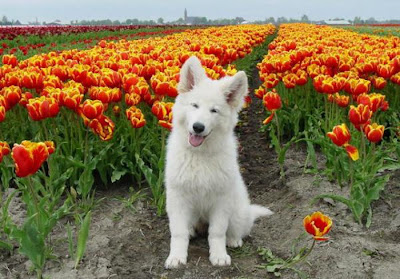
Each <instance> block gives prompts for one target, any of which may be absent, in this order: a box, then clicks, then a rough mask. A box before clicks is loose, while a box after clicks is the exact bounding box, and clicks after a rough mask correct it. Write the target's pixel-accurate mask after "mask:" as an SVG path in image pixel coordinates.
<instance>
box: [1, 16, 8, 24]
mask: <svg viewBox="0 0 400 279" xmlns="http://www.w3.org/2000/svg"><path fill="white" fill-rule="evenodd" d="M1 23H2V24H4V25H6V24H7V23H8V18H7V17H6V16H3V17H2V19H1Z"/></svg>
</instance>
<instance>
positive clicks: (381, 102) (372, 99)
mask: <svg viewBox="0 0 400 279" xmlns="http://www.w3.org/2000/svg"><path fill="white" fill-rule="evenodd" d="M357 103H358V104H363V105H365V106H368V107H369V108H370V109H371V111H372V112H376V111H377V110H378V109H379V108H381V109H382V108H383V109H385V106H386V105H388V104H386V103H387V102H386V103H385V95H382V94H379V93H371V94H361V95H359V96H358V97H357Z"/></svg>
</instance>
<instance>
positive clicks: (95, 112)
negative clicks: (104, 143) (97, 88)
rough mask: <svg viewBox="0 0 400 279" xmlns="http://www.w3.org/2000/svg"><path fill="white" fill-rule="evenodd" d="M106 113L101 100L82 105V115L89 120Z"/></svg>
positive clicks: (87, 101)
mask: <svg viewBox="0 0 400 279" xmlns="http://www.w3.org/2000/svg"><path fill="white" fill-rule="evenodd" d="M103 111H104V105H103V103H102V102H100V101H99V100H85V102H83V105H82V113H83V114H84V115H85V116H86V117H87V118H89V119H94V118H97V117H99V116H100V115H101V114H102V113H103Z"/></svg>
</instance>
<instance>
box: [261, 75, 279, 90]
mask: <svg viewBox="0 0 400 279" xmlns="http://www.w3.org/2000/svg"><path fill="white" fill-rule="evenodd" d="M260 78H261V80H262V81H263V82H264V83H263V84H264V86H265V87H266V88H274V87H275V86H277V85H278V83H279V79H278V77H277V75H276V74H269V75H266V76H261V77H260Z"/></svg>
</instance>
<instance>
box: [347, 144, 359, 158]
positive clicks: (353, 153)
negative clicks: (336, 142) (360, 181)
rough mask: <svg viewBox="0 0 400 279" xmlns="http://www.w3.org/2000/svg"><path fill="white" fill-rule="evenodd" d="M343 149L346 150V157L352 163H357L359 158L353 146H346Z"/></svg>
mask: <svg viewBox="0 0 400 279" xmlns="http://www.w3.org/2000/svg"><path fill="white" fill-rule="evenodd" d="M345 148H346V152H347V155H349V157H350V158H351V159H352V160H353V161H357V160H358V159H359V158H360V156H359V154H358V149H357V148H356V147H355V146H352V145H350V144H348V145H346V146H345Z"/></svg>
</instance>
